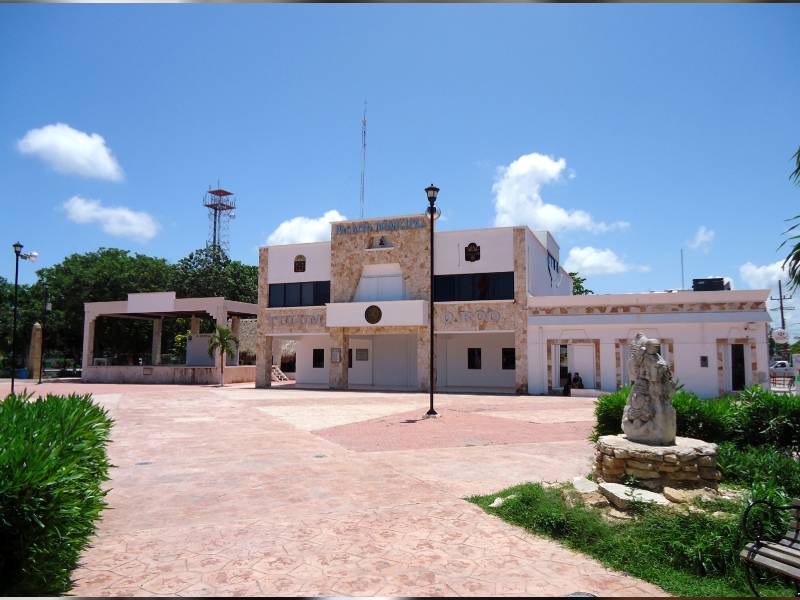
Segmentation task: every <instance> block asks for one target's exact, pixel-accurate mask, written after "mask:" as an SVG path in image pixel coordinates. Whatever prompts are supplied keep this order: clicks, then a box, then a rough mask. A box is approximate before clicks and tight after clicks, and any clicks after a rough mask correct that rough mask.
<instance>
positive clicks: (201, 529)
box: [0, 382, 664, 596]
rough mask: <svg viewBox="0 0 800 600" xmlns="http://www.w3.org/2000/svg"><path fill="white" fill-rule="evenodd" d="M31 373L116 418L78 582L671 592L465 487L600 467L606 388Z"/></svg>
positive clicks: (301, 590) (135, 592) (485, 592)
mask: <svg viewBox="0 0 800 600" xmlns="http://www.w3.org/2000/svg"><path fill="white" fill-rule="evenodd" d="M24 385H26V384H25V383H23V384H22V386H24ZM27 385H28V387H29V389H30V390H32V391H35V392H37V393H44V392H58V393H64V392H69V391H77V392H81V393H88V392H91V393H93V394H94V395H95V398H96V399H97V400H98V401H99V402H101V403H102V404H103V405H104V406H105V407H107V408H108V409H109V412H110V414H111V416H112V417H113V418H114V420H115V426H114V430H113V443H112V444H111V445H110V448H109V450H110V456H111V460H112V463H113V464H114V465H115V468H113V469H112V480H111V481H110V482H109V487H110V488H111V491H110V493H109V494H108V503H109V509H107V510H106V511H105V513H104V515H103V520H102V522H101V523H100V526H99V531H98V535H97V537H96V538H95V540H94V544H93V547H92V548H90V549H89V550H87V551H86V552H85V553H84V555H83V559H82V562H83V566H82V567H81V568H80V569H79V570H78V571H77V572H76V573H75V575H76V578H77V586H76V588H75V589H74V590H73V593H75V594H77V595H81V596H101V595H120V596H141V595H145V596H146V595H159V596H169V595H182V596H203V595H257V596H266V595H270V596H281V595H283V596H331V595H347V596H350V595H369V596H435V595H464V596H494V595H513V596H517V595H525V594H529V595H555V596H557V595H565V594H569V593H571V592H577V591H583V592H591V593H594V594H598V595H606V596H609V595H629V596H643V595H663V594H664V593H663V592H662V591H661V590H660V589H658V588H656V587H654V586H652V585H650V584H647V583H644V582H642V581H640V580H637V579H635V578H633V577H629V576H627V575H626V574H623V573H617V572H614V571H610V570H608V569H606V568H604V567H603V566H602V565H600V564H599V563H598V562H596V561H594V560H592V559H590V558H588V557H585V556H583V555H580V554H577V553H575V552H572V551H570V550H567V549H566V548H563V547H562V546H560V545H559V544H557V543H555V542H552V541H549V540H546V539H544V538H540V537H537V536H533V535H531V534H529V533H527V532H525V531H523V530H522V529H519V528H517V527H514V526H511V525H508V524H506V523H504V522H503V521H501V520H500V519H498V518H496V517H494V516H491V515H489V514H486V513H485V512H483V511H482V510H481V509H480V508H478V507H476V506H474V505H472V504H470V503H469V502H467V501H465V500H464V498H465V497H467V496H469V495H472V494H485V493H491V492H495V491H499V490H501V489H502V488H505V487H508V486H510V485H514V484H517V483H521V482H524V481H565V480H569V479H571V478H572V477H574V476H576V475H585V474H587V473H588V472H589V471H590V467H591V460H592V457H593V448H592V446H591V444H590V443H589V442H588V441H587V436H588V434H589V432H590V430H591V427H592V423H593V413H592V410H593V402H594V401H593V399H591V398H563V397H531V396H521V397H520V396H482V395H440V396H437V409H439V411H440V413H441V415H442V416H441V418H439V419H434V420H422V419H421V416H422V415H423V414H424V412H425V410H426V408H427V401H428V397H427V395H425V394H412V393H381V392H366V391H365V392H329V391H321V390H298V389H285V388H283V389H282V388H273V389H268V390H256V389H253V386H252V384H241V385H232V386H228V387H225V388H217V387H204V386H147V385H139V386H135V385H107V384H97V385H90V384H80V383H74V384H73V383H47V384H42V385H39V386H37V385H35V384H33V385H31V384H30V383H27ZM22 386H20V387H22ZM3 388H4V389H3ZM0 391H7V382H3V383H0Z"/></svg>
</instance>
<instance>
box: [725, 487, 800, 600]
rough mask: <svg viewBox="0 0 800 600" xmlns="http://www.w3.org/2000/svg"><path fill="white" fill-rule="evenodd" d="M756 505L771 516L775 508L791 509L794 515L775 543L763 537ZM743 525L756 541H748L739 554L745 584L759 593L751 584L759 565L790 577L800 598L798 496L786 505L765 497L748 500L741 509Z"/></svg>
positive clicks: (799, 504)
mask: <svg viewBox="0 0 800 600" xmlns="http://www.w3.org/2000/svg"><path fill="white" fill-rule="evenodd" d="M756 506H763V507H766V509H767V512H768V513H769V516H770V517H772V516H774V514H775V511H778V510H791V511H794V514H793V515H792V517H793V518H792V520H791V522H790V523H789V530H788V531H787V532H786V533H785V534H784V536H783V537H782V538H781V539H780V540H778V541H777V542H773V541H769V540H764V539H762V537H763V535H764V520H763V518H759V517H758V511H756V512H753V511H752V509H753V508H754V507H756ZM762 517H763V513H762ZM742 525H743V528H744V532H745V535H746V536H748V537H750V539H752V538H753V537H754V538H755V541H752V542H750V543H748V544H747V545H746V546H745V547H744V550H742V552H741V554H739V556H740V557H741V558H742V560H743V561H744V563H745V572H746V574H747V584H748V585H749V586H750V589H751V590H752V591H753V594H755V595H756V596H759V593H758V591H757V590H756V588H755V586H754V585H753V574H752V570H753V568H754V567H758V568H760V569H764V570H766V571H772V572H773V573H779V574H781V575H785V576H786V577H788V578H789V579H792V580H793V581H794V589H795V596H798V597H800V499H795V500H793V501H792V503H791V504H790V505H788V506H777V505H775V504H772V503H771V502H767V501H766V500H756V501H755V502H751V503H750V505H749V506H748V507H747V510H745V511H744V516H743V517H742ZM751 536H752V537H751Z"/></svg>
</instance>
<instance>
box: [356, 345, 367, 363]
mask: <svg viewBox="0 0 800 600" xmlns="http://www.w3.org/2000/svg"><path fill="white" fill-rule="evenodd" d="M356 360H361V361H363V360H369V349H368V348H356Z"/></svg>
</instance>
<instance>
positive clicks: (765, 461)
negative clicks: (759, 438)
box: [718, 442, 800, 504]
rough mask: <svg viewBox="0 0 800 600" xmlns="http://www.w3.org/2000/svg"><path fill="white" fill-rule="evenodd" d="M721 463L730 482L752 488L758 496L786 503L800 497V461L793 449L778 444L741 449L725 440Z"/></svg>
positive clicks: (725, 477) (721, 467)
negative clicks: (783, 447) (776, 445)
mask: <svg viewBox="0 0 800 600" xmlns="http://www.w3.org/2000/svg"><path fill="white" fill-rule="evenodd" d="M718 466H719V468H720V471H722V477H723V479H724V480H725V481H726V482H730V483H735V484H739V485H742V486H745V487H748V488H751V489H752V491H753V496H755V497H757V498H758V499H763V500H769V501H771V502H775V503H777V504H786V503H787V502H788V501H789V500H790V499H792V498H800V462H798V461H797V459H795V458H793V457H792V455H791V452H790V451H786V450H781V449H780V448H776V447H775V446H752V447H749V448H744V449H740V448H737V447H736V446H735V445H734V444H733V443H731V442H725V443H723V444H720V446H719V458H718Z"/></svg>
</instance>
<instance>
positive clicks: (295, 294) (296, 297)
mask: <svg viewBox="0 0 800 600" xmlns="http://www.w3.org/2000/svg"><path fill="white" fill-rule="evenodd" d="M284 285H285V286H286V302H285V303H284V306H300V284H299V283H285V284H284Z"/></svg>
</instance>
